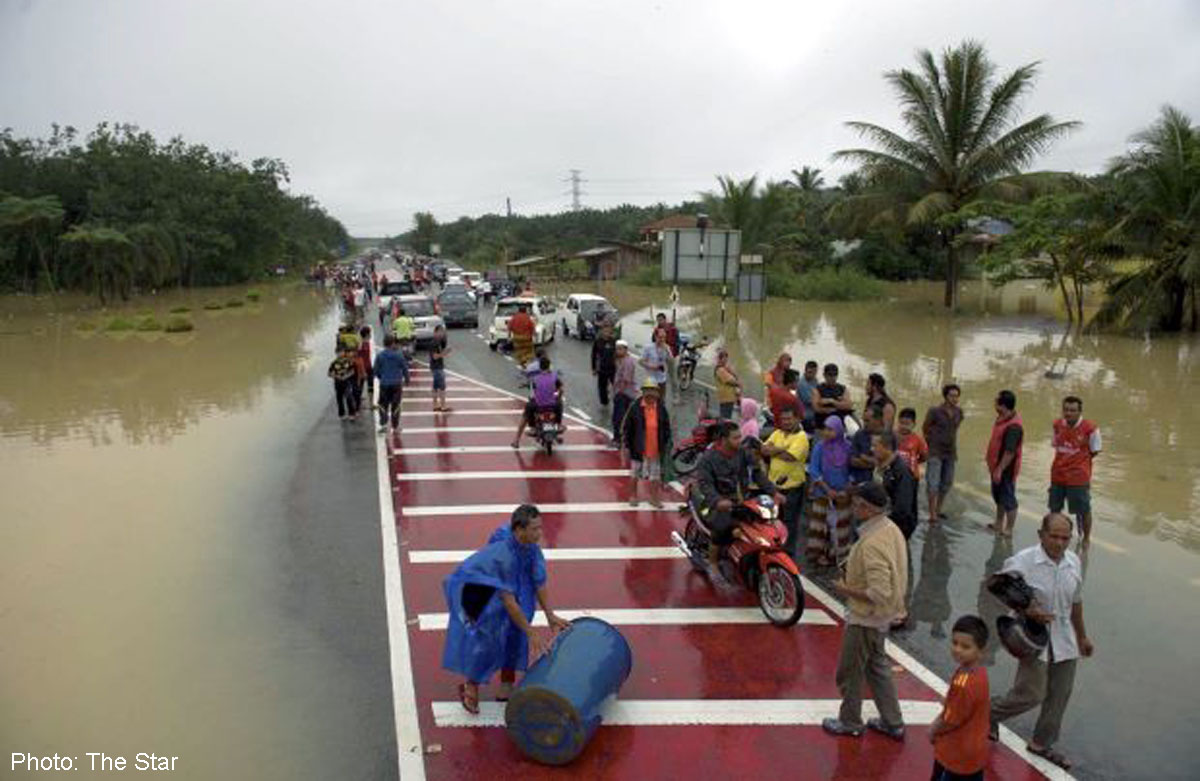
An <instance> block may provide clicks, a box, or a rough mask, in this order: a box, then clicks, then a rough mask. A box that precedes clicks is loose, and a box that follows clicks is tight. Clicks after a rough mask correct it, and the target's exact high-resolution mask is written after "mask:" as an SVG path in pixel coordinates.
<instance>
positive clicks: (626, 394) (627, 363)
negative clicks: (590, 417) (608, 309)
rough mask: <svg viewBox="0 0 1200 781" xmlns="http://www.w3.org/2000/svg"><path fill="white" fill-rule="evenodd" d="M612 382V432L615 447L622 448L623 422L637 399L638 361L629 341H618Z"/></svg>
mask: <svg viewBox="0 0 1200 781" xmlns="http://www.w3.org/2000/svg"><path fill="white" fill-rule="evenodd" d="M613 365H614V370H613V382H612V393H613V400H612V433H613V447H615V448H617V449H620V448H621V447H622V445H623V443H624V439H623V438H622V434H621V424H622V423H624V422H625V413H627V412H628V411H629V405H630V404H633V402H634V401H636V400H637V361H636V360H634V357H633V356H632V355H630V354H629V342H626V341H625V340H624V339H620V340H618V341H617V352H616V356H615V358H614V364H613Z"/></svg>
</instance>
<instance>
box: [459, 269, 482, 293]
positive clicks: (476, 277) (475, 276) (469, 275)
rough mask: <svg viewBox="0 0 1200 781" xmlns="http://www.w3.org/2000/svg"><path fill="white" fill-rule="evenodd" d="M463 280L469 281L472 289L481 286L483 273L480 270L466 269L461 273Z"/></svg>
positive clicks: (468, 283) (468, 284)
mask: <svg viewBox="0 0 1200 781" xmlns="http://www.w3.org/2000/svg"><path fill="white" fill-rule="evenodd" d="M460 276H461V277H462V281H463V282H465V283H467V287H469V288H471V289H472V290H476V289H478V288H479V283H481V282H483V274H480V273H479V272H478V271H464V272H463V273H462V274H461V275H460Z"/></svg>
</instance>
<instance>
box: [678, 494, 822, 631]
mask: <svg viewBox="0 0 1200 781" xmlns="http://www.w3.org/2000/svg"><path fill="white" fill-rule="evenodd" d="M689 493H690V492H689ZM732 512H733V520H734V522H735V524H736V525H735V526H734V531H733V542H732V543H731V544H730V545H728V546H726V548H725V551H724V552H723V554H722V557H721V560H720V568H721V571H722V573H723V574H726V575H728V573H729V571H730V570H732V572H733V574H734V577H733V578H731V580H736V581H737V582H739V583H741V584H742V585H743V586H745V587H746V588H748V589H749V590H750V591H753V592H754V593H756V594H757V595H758V606H759V607H760V608H762V612H763V615H765V616H766V617H767V620H768V621H770V622H771V623H772V624H774V625H775V626H782V627H787V626H792V625H794V624H795V623H796V622H797V621H799V620H800V616H801V615H803V614H804V585H803V584H802V583H801V581H800V568H799V567H797V566H796V562H794V561H792V557H791V556H789V555H788V554H787V552H786V551H785V550H784V548H783V545H784V543H786V542H787V530H786V529H784V528H783V526H782V524H780V523H779V516H778V508H777V506H776V504H775V500H774V499H773V498H771V497H770V496H766V495H762V496H751V497H747V498H746V499H745V500H744V501H742V502H741V503H740V504H737V503H735V504H734V507H733V511H732ZM679 515H680V520H681V521H683V522H684V530H683V535H682V536H680V534H679V532H677V531H672V532H671V539H672V540H673V541H674V542H675V544H676V545H677V546H679V548H680V550H682V551H683V552H684V553H686V554H687V556H688V558H690V559H691V560H692V565H693V566H694V567H696V569H699V570H703V571H705V572H707V571H708V563H707V562H708V546H709V545H711V544H712V532H711V531H709V529H708V527H706V526H705V525H704V522H703V521H702V520H700V514H699V513H698V512H697V511H696V509H695V505H694V503H693V501H691V499H690V497H689V501H688V503H687V504H686V505H684V506H683V507H682V508H681V509H680V512H679Z"/></svg>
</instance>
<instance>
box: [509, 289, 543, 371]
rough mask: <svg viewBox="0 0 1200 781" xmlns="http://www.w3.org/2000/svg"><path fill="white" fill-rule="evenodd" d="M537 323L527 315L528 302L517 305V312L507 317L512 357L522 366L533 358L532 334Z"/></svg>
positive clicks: (535, 329)
mask: <svg viewBox="0 0 1200 781" xmlns="http://www.w3.org/2000/svg"><path fill="white" fill-rule="evenodd" d="M536 331H537V324H536V323H534V322H533V318H532V317H530V316H529V304H521V305H520V306H518V307H517V313H516V314H515V315H513V316H512V317H510V318H508V337H509V339H510V340H511V341H512V347H513V359H514V360H516V362H517V365H518V366H524V365H525V364H527V363H529V362H530V361H531V360H532V359H533V336H534V333H535V332H536Z"/></svg>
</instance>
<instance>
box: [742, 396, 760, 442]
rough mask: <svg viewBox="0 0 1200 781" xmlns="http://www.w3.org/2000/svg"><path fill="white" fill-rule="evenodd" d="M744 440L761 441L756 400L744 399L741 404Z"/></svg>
mask: <svg viewBox="0 0 1200 781" xmlns="http://www.w3.org/2000/svg"><path fill="white" fill-rule="evenodd" d="M741 413H742V414H741V418H742V420H741V429H742V438H743V439H745V438H747V437H752V438H754V439H761V437H760V436H759V428H758V402H757V401H755V400H754V399H746V398H743V399H742V402H741Z"/></svg>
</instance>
